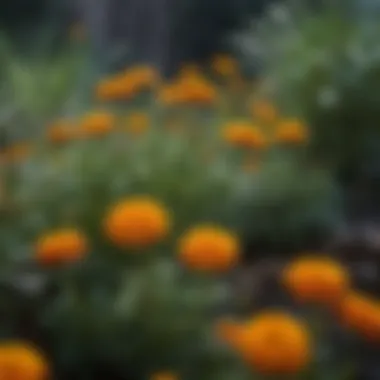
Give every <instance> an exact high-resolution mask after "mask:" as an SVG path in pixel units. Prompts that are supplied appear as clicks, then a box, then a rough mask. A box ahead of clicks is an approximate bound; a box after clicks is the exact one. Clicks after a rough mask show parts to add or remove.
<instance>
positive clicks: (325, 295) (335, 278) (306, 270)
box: [283, 256, 350, 305]
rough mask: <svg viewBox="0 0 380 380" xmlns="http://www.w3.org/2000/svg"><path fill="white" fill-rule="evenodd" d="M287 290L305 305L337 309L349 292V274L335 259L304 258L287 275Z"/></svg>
mask: <svg viewBox="0 0 380 380" xmlns="http://www.w3.org/2000/svg"><path fill="white" fill-rule="evenodd" d="M283 281H284V285H285V287H286V288H287V289H288V291H289V292H290V293H291V294H292V295H293V297H294V298H295V299H297V300H298V301H301V302H315V303H320V304H325V305H333V304H335V303H336V302H338V301H339V300H340V299H341V297H342V296H344V295H345V294H346V292H347V291H348V289H349V285H350V279H349V274H348V272H347V270H346V269H345V268H344V267H343V266H342V265H341V264H340V263H339V262H337V261H334V260H333V259H330V258H326V257H321V256H315V257H302V258H300V259H296V260H295V261H293V262H291V263H290V264H288V265H287V266H286V267H285V269H284V273H283Z"/></svg>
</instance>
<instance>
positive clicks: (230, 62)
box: [211, 54, 239, 77]
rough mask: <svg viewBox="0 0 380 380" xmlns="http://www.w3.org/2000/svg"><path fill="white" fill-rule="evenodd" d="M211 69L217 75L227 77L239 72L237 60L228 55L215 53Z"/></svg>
mask: <svg viewBox="0 0 380 380" xmlns="http://www.w3.org/2000/svg"><path fill="white" fill-rule="evenodd" d="M211 66H212V69H213V70H214V72H215V73H216V74H218V75H221V76H224V77H229V76H234V75H235V74H237V73H238V72H239V66H238V63H237V61H236V60H235V59H234V58H232V57H230V56H228V55H223V54H220V55H217V56H215V57H214V58H213V60H212V63H211Z"/></svg>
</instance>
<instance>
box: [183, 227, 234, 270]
mask: <svg viewBox="0 0 380 380" xmlns="http://www.w3.org/2000/svg"><path fill="white" fill-rule="evenodd" d="M178 255H179V259H180V261H181V262H182V263H183V264H184V265H185V266H187V267H188V268H190V269H195V270H199V271H210V272H224V271H227V270H229V269H230V268H232V267H233V266H235V265H236V264H237V262H238V260H239V255H240V244H239V239H238V238H237V237H236V236H235V235H234V234H233V233H231V232H230V231H228V230H226V229H224V228H221V227H218V226H211V225H203V226H197V227H194V228H192V229H190V230H188V231H187V232H185V234H184V235H183V236H182V237H181V238H180V239H179V242H178Z"/></svg>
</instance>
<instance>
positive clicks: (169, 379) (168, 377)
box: [150, 372, 178, 380]
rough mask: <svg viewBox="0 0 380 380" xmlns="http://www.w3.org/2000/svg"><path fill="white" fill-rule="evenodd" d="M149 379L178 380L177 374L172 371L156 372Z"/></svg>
mask: <svg viewBox="0 0 380 380" xmlns="http://www.w3.org/2000/svg"><path fill="white" fill-rule="evenodd" d="M150 380H178V375H177V374H176V373H174V372H156V373H154V374H153V375H152V376H151V377H150Z"/></svg>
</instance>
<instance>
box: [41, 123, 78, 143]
mask: <svg viewBox="0 0 380 380" xmlns="http://www.w3.org/2000/svg"><path fill="white" fill-rule="evenodd" d="M77 135H78V133H77V131H76V130H75V129H74V128H73V126H72V124H71V123H70V122H68V121H66V120H61V121H58V122H56V123H54V124H53V125H51V126H50V127H49V128H48V131H47V137H48V139H49V140H50V141H51V142H52V143H57V144H60V143H65V142H68V141H70V140H73V139H74V138H76V137H77Z"/></svg>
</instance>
